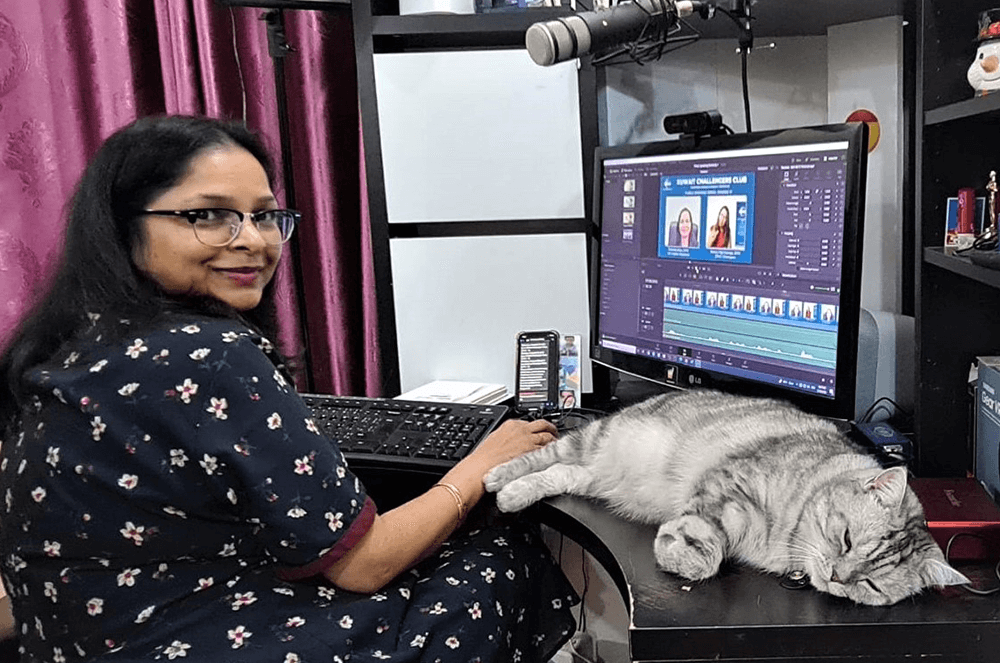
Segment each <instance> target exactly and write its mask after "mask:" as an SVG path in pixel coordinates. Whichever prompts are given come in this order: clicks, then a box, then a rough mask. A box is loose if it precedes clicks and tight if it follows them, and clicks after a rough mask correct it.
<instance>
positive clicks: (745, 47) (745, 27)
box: [715, 0, 755, 133]
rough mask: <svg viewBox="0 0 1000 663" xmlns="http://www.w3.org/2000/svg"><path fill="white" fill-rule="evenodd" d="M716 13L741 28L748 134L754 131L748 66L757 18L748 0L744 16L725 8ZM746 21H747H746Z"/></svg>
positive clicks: (741, 54) (742, 77) (741, 53)
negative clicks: (752, 14)
mask: <svg viewBox="0 0 1000 663" xmlns="http://www.w3.org/2000/svg"><path fill="white" fill-rule="evenodd" d="M715 11H717V12H721V13H723V14H725V15H726V16H728V17H729V18H730V19H731V20H732V21H733V23H735V24H736V25H737V27H738V28H739V31H740V34H739V43H740V48H739V51H740V69H741V74H740V77H741V79H742V81H743V116H744V119H745V120H746V127H747V133H749V132H751V131H753V125H752V123H751V122H750V85H749V80H748V76H747V65H748V58H749V55H750V51H751V50H753V28H752V26H751V22H752V21H753V20H755V17H753V16H751V15H750V2H749V0H747V4H746V5H745V6H744V11H745V12H746V14H745V15H744V16H737V15H736V14H735V13H733V12H731V11H729V10H728V9H726V8H725V7H719V6H716V8H715ZM744 19H745V21H744Z"/></svg>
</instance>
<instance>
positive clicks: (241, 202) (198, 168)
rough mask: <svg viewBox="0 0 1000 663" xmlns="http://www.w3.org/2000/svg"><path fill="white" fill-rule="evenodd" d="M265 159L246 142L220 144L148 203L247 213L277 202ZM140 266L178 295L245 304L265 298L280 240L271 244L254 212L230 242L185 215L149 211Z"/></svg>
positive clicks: (165, 207)
mask: <svg viewBox="0 0 1000 663" xmlns="http://www.w3.org/2000/svg"><path fill="white" fill-rule="evenodd" d="M277 206H278V205H277V201H276V200H275V198H274V194H273V193H272V192H271V186H270V184H269V183H268V181H267V174H266V173H265V172H264V168H263V166H261V164H260V162H259V161H257V159H256V158H255V157H254V156H253V155H252V154H250V152H248V151H246V150H245V149H243V148H242V147H239V146H236V145H219V146H214V147H211V148H208V149H206V150H205V151H203V152H201V153H199V154H197V155H196V156H195V157H194V159H192V160H191V164H190V166H189V168H188V172H187V175H185V176H184V177H183V178H182V179H181V180H180V181H179V182H177V184H175V185H174V186H173V187H172V188H170V189H167V190H166V191H164V192H163V193H162V194H160V195H159V196H157V197H156V198H154V199H153V200H151V201H149V204H148V205H147V207H146V209H159V210H189V209H199V208H206V207H209V208H210V207H225V208H229V209H234V210H238V211H240V212H243V213H244V214H248V213H250V212H259V211H261V210H264V209H274V208H276V207H277ZM139 222H140V223H142V224H143V229H142V230H143V232H142V233H141V234H140V236H141V237H142V238H143V239H142V241H141V245H140V246H138V247H136V250H135V253H134V255H133V260H134V261H135V264H136V267H138V268H139V270H140V271H142V272H143V273H144V274H145V275H146V276H148V277H149V278H151V279H152V280H153V281H155V282H156V283H157V284H159V285H160V287H161V288H162V289H163V290H164V291H165V292H167V293H168V294H171V295H177V296H192V295H193V296H204V297H212V298H214V299H217V300H219V301H220V302H223V303H225V304H228V305H229V306H231V307H233V308H234V309H237V310H239V311H247V310H250V309H252V308H254V307H255V306H257V304H259V303H260V299H261V296H262V294H263V291H264V286H266V285H267V284H268V282H270V280H271V278H272V277H273V276H274V270H275V268H276V267H277V265H278V259H279V258H280V257H281V245H277V246H274V245H270V244H267V243H266V242H265V241H264V239H263V238H262V237H261V236H260V233H258V232H257V228H256V226H254V224H253V223H252V222H251V221H250V220H249V219H247V221H246V223H244V224H243V227H242V229H241V230H240V234H239V235H237V236H236V238H235V239H234V240H233V241H232V242H231V243H229V244H228V245H226V246H206V245H205V244H202V243H201V242H200V241H199V240H198V238H197V237H195V234H194V227H193V226H192V225H191V224H190V223H189V222H188V220H187V219H185V218H183V217H176V216H156V215H148V216H143V217H141V218H140V220H139Z"/></svg>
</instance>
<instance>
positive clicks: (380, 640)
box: [0, 116, 578, 663]
mask: <svg viewBox="0 0 1000 663" xmlns="http://www.w3.org/2000/svg"><path fill="white" fill-rule="evenodd" d="M269 163H270V162H269V160H268V158H267V155H266V154H265V152H264V150H263V149H262V147H261V146H260V144H259V143H258V142H257V140H256V139H255V138H254V137H253V136H252V135H251V134H250V133H249V132H247V131H246V130H245V129H244V128H242V127H241V126H239V125H233V124H228V123H223V122H219V121H215V120H210V119H205V118H193V117H177V116H175V117H163V118H145V119H140V120H138V121H136V122H134V123H132V124H131V125H129V126H127V127H125V128H124V129H122V130H120V131H118V132H117V133H116V134H114V135H113V136H111V137H110V138H109V139H108V140H107V141H106V142H105V144H104V145H103V146H102V148H101V149H100V150H99V151H98V153H97V155H96V156H95V157H94V159H93V160H92V161H91V163H90V164H89V166H88V168H87V170H86V172H85V173H84V175H83V178H82V180H81V182H80V183H79V185H78V187H77V189H76V192H75V194H74V197H73V200H72V203H71V208H70V211H69V219H68V224H67V229H66V241H65V250H64V255H63V259H62V262H61V265H60V269H59V271H58V273H57V275H56V277H55V280H54V284H53V286H52V288H51V290H50V292H49V293H48V294H47V296H46V297H45V298H43V300H42V301H41V303H40V304H39V305H38V307H37V308H36V309H35V310H34V312H33V313H32V315H31V316H30V317H29V318H28V319H27V320H26V321H25V322H24V323H23V324H22V325H21V327H20V329H19V330H18V332H17V333H16V335H15V336H14V338H13V341H12V342H11V343H10V345H9V346H8V347H7V348H6V350H5V353H4V354H3V357H2V359H0V416H2V418H0V422H2V423H3V427H4V428H3V430H4V431H5V434H4V436H3V441H4V443H3V449H2V453H3V460H2V462H0V492H2V493H3V494H4V496H5V509H4V511H3V515H0V523H2V529H0V549H2V553H3V556H2V562H3V566H2V569H3V575H4V581H5V584H6V586H7V587H8V589H9V590H10V593H11V597H12V600H13V605H14V611H15V617H16V619H17V622H18V624H19V627H20V631H19V633H20V640H21V645H22V646H23V647H24V649H25V651H26V654H25V656H26V658H27V659H28V660H54V661H80V660H91V659H92V658H101V659H102V660H103V659H104V658H107V660H113V661H140V660H142V661H145V660H153V659H166V660H173V659H177V658H183V659H184V660H187V661H223V660H240V661H285V662H286V663H291V662H293V661H341V660H347V659H349V658H352V659H358V658H364V659H365V660H368V659H371V658H376V659H379V658H387V657H391V658H392V660H395V661H400V660H403V661H417V660H420V661H423V660H463V661H464V660H475V659H477V658H478V659H479V660H482V661H489V660H497V661H501V660H502V661H507V660H517V659H520V660H545V659H546V658H547V657H548V656H550V655H551V654H552V653H553V651H554V650H555V649H557V648H558V647H559V646H560V645H561V644H562V643H563V642H564V641H565V639H566V638H567V637H568V636H569V633H570V632H571V631H572V629H573V618H572V615H571V614H570V613H569V607H570V605H572V604H573V603H575V602H577V600H578V599H577V597H576V595H575V594H574V592H573V590H572V588H571V587H570V586H569V585H568V583H567V582H566V579H565V577H564V576H563V575H562V574H561V572H560V570H559V568H558V566H556V565H555V564H554V562H553V561H552V559H551V556H550V555H549V554H548V551H547V550H546V549H545V548H544V547H542V546H541V544H540V543H539V542H538V540H537V537H536V536H535V535H534V533H533V532H531V531H530V530H527V529H523V528H521V527H519V526H517V525H516V524H510V523H509V524H507V525H503V526H496V528H495V529H491V530H483V531H480V532H463V533H461V534H460V535H458V536H456V537H454V538H453V539H451V540H448V539H449V536H450V535H451V534H452V532H453V531H454V530H455V529H456V528H457V527H458V525H459V524H460V523H461V521H462V520H463V518H464V517H465V514H466V513H467V511H468V509H469V508H471V507H472V506H473V505H474V504H475V503H476V502H477V501H478V500H479V499H480V497H481V496H482V495H483V491H484V489H483V485H482V477H483V476H484V475H485V473H486V472H488V471H489V470H490V469H491V468H492V467H494V466H496V465H498V464H500V463H502V462H505V461H507V460H509V459H511V458H514V457H516V456H517V455H519V454H521V453H523V452H525V451H528V450H530V449H534V448H537V447H539V446H542V445H544V444H546V443H547V442H549V441H551V440H552V439H553V434H554V432H555V430H554V428H553V427H552V426H551V424H548V423H546V422H541V421H536V422H531V423H528V422H524V421H514V422H507V423H505V424H504V425H503V426H501V427H500V428H499V429H498V430H497V431H496V432H495V433H494V434H492V435H491V436H489V437H488V438H487V439H486V440H484V442H483V443H482V444H481V445H480V447H479V448H478V449H477V450H476V452H474V453H473V454H471V455H470V456H469V457H468V458H466V459H465V460H463V461H462V462H460V463H458V464H457V465H456V466H455V467H454V468H453V469H452V470H451V471H449V472H448V473H447V474H446V475H445V476H444V477H443V479H442V481H441V482H440V484H439V485H436V486H435V487H433V488H431V489H429V490H428V491H427V492H426V493H424V494H422V495H420V496H418V497H416V498H415V499H413V500H411V501H410V502H407V503H406V504H403V505H401V506H399V507H397V508H395V509H392V510H390V511H388V512H386V513H382V514H380V513H378V512H377V511H376V508H375V505H374V504H373V502H372V500H371V499H370V498H369V497H368V496H367V494H366V492H365V488H364V486H363V485H362V484H361V483H360V482H359V481H358V480H357V478H356V477H354V476H353V475H352V474H351V472H350V470H348V469H347V467H346V465H345V463H344V459H343V456H342V455H341V453H340V451H339V449H338V447H337V446H336V444H334V443H333V442H331V441H330V440H328V439H326V438H325V437H323V436H322V435H321V434H320V432H319V430H318V428H317V427H316V425H315V423H314V422H313V420H312V419H311V412H310V411H309V410H308V408H307V407H306V406H305V405H304V403H303V402H302V400H301V399H300V398H299V396H298V395H297V394H296V393H295V391H294V390H293V388H292V386H291V384H290V381H289V379H288V376H287V375H286V373H285V370H284V366H283V364H282V362H281V360H280V358H279V357H278V354H277V353H276V351H275V349H274V347H273V345H272V344H271V343H270V342H269V341H268V340H267V337H268V336H271V335H272V331H273V324H272V310H273V302H272V289H273V283H272V277H273V275H274V271H275V267H276V265H277V263H278V260H279V258H280V256H281V252H282V244H283V242H285V241H286V240H288V238H289V236H290V235H291V233H292V231H293V229H294V227H295V224H296V222H297V221H298V219H299V215H298V213H296V212H292V211H289V210H280V209H278V203H277V200H276V199H275V197H274V195H273V193H272V189H271V185H270V178H269V172H270V166H269Z"/></svg>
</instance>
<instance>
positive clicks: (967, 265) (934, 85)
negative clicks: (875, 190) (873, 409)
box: [913, 0, 1000, 476]
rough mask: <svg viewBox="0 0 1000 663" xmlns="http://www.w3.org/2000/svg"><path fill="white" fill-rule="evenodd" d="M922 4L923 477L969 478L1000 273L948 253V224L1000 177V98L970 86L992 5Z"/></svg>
mask: <svg viewBox="0 0 1000 663" xmlns="http://www.w3.org/2000/svg"><path fill="white" fill-rule="evenodd" d="M917 5H918V7H917V11H918V23H917V25H918V26H919V34H918V43H917V67H918V72H917V82H916V87H917V90H916V102H917V113H916V120H915V123H914V131H915V133H914V140H913V145H914V152H915V158H914V162H915V169H916V186H915V199H914V210H915V218H916V224H917V229H916V236H917V247H916V248H917V251H916V256H915V277H916V278H915V283H916V293H915V294H916V302H915V317H916V348H915V350H916V353H915V354H916V367H915V368H916V385H915V392H914V400H915V417H914V428H915V435H916V449H917V463H916V465H917V472H918V474H920V475H921V476H962V475H964V474H966V473H967V472H968V471H970V470H971V469H972V453H971V452H972V447H971V440H970V434H969V431H970V430H971V427H970V424H971V421H972V420H971V418H970V417H971V411H972V409H971V406H972V401H971V398H970V395H969V385H968V381H969V370H970V367H971V366H972V365H973V363H974V362H975V359H976V357H977V356H982V355H994V354H1000V271H996V270H992V269H988V268H985V267H981V266H978V265H976V264H974V263H973V262H972V261H971V260H969V259H968V258H967V257H964V256H962V255H956V254H954V253H953V252H952V251H950V250H947V249H944V248H942V246H943V244H944V220H945V211H946V204H947V199H948V198H949V197H954V196H956V195H957V192H958V189H959V188H962V187H973V188H976V189H977V190H978V195H985V185H986V183H987V181H988V178H989V172H990V171H991V170H996V171H998V172H1000V132H998V131H997V130H996V126H997V122H998V120H1000V95H996V94H994V95H986V96H984V97H975V96H974V92H973V90H972V88H971V87H970V86H969V84H968V82H967V79H966V72H967V70H968V68H969V66H970V65H971V64H972V62H973V60H974V59H975V54H976V46H977V44H976V41H975V37H976V32H977V25H978V16H979V12H981V11H982V10H984V9H986V8H987V7H988V5H987V4H985V3H982V2H973V1H972V0H919V2H918V3H917Z"/></svg>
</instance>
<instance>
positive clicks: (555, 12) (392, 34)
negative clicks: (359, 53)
mask: <svg viewBox="0 0 1000 663" xmlns="http://www.w3.org/2000/svg"><path fill="white" fill-rule="evenodd" d="M571 13H572V12H571V11H570V10H569V9H568V8H567V9H562V8H558V7H552V8H542V7H539V8H537V9H528V10H525V11H516V12H515V11H510V12H493V13H489V14H413V15H408V16H373V17H372V36H373V38H374V39H375V40H376V43H377V46H378V50H380V51H382V50H406V49H410V48H469V47H477V46H479V47H484V48H485V47H508V48H524V33H525V32H527V30H528V27H529V26H531V25H532V24H534V23H537V22H539V21H549V20H552V19H554V18H557V17H560V16H568V15H569V14H571Z"/></svg>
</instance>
